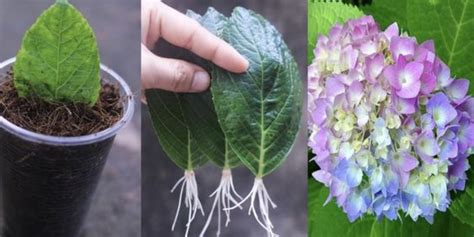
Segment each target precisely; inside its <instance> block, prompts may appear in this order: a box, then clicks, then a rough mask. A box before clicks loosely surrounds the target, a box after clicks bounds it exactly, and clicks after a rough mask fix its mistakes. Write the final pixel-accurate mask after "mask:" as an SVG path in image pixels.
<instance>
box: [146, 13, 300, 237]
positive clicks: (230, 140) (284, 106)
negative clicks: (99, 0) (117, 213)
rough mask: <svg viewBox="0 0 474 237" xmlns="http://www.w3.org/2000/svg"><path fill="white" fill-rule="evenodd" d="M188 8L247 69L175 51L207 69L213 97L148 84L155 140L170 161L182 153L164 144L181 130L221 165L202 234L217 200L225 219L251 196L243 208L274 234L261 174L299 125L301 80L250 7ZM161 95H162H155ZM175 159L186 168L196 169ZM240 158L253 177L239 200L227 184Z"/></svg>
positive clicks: (279, 158) (277, 160)
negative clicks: (152, 87) (199, 10)
mask: <svg viewBox="0 0 474 237" xmlns="http://www.w3.org/2000/svg"><path fill="white" fill-rule="evenodd" d="M187 14H188V16H190V17H192V18H194V19H195V20H197V21H198V22H199V23H200V24H201V25H203V26H204V27H205V28H207V29H208V30H209V31H211V32H212V33H214V34H215V35H217V36H218V37H220V38H222V39H224V40H226V41H227V42H228V43H230V44H231V45H232V46H234V47H235V48H236V49H237V50H238V51H239V52H240V53H241V54H243V55H244V56H245V57H247V58H248V59H249V61H250V68H249V70H248V71H247V72H246V73H243V74H233V73H230V72H227V71H225V70H223V69H221V68H219V67H217V66H215V65H213V64H212V63H210V62H205V61H203V60H202V59H199V58H196V57H195V55H189V54H188V55H186V54H180V53H177V55H175V56H176V57H178V58H184V59H186V60H188V61H192V62H194V63H197V64H199V65H200V66H202V67H203V68H206V69H207V70H209V71H210V74H211V75H212V78H214V79H213V82H212V86H211V91H212V96H211V92H209V91H208V92H204V93H200V94H186V93H180V94H178V93H171V92H165V91H161V90H147V91H146V96H147V101H148V104H149V108H150V113H151V115H152V119H153V120H154V127H155V130H156V132H157V135H158V137H159V140H160V143H161V145H162V146H163V147H164V150H165V152H166V153H167V155H168V156H169V157H170V158H171V159H172V160H175V159H177V158H179V157H183V156H182V155H181V156H180V153H179V152H177V151H176V149H178V147H179V145H178V147H176V149H168V148H166V147H167V146H171V145H172V144H173V143H174V140H175V139H176V135H179V134H182V135H181V136H180V137H182V138H187V139H190V141H193V142H195V144H196V147H197V149H198V150H199V151H200V152H201V153H202V154H204V156H205V157H206V158H207V159H209V160H211V161H213V163H214V164H216V165H217V166H219V167H221V168H222V169H223V174H222V178H221V181H220V184H219V186H218V188H217V189H216V191H215V192H214V193H213V194H212V195H211V196H214V202H213V206H212V209H211V211H210V216H209V218H208V220H207V222H206V225H205V226H204V228H203V230H202V232H201V235H200V236H204V234H205V232H206V230H207V227H208V226H209V224H210V221H211V218H212V215H213V213H214V211H215V208H216V206H217V208H218V211H221V210H222V211H224V212H225V214H226V216H227V222H226V225H227V224H228V221H229V218H228V217H229V215H230V213H229V211H230V210H232V209H234V208H241V204H242V203H243V202H245V201H246V200H248V199H249V198H250V199H251V201H252V204H251V207H250V210H249V214H250V213H253V214H254V216H255V218H256V219H257V221H258V222H259V224H260V225H262V227H264V228H265V229H266V231H267V232H268V234H269V235H270V236H275V234H274V233H273V226H272V224H271V221H270V218H269V213H268V212H269V211H268V209H269V204H272V205H274V204H273V202H271V199H270V197H269V195H268V193H267V191H266V190H265V186H264V185H263V181H262V178H263V177H264V176H265V175H267V174H269V173H270V172H272V171H273V170H275V169H276V168H278V166H279V165H280V164H281V163H282V162H283V161H284V159H285V158H286V156H287V154H288V152H289V150H290V148H291V147H292V144H293V142H294V139H295V136H296V133H297V131H298V127H299V122H300V114H301V113H300V109H301V83H300V79H299V76H298V72H297V67H296V63H295V61H294V59H293V57H292V56H291V54H290V52H289V50H288V48H287V46H286V45H285V43H284V42H283V40H282V39H281V36H280V34H279V33H278V32H277V30H276V29H275V28H274V27H273V26H272V25H271V24H270V23H269V22H268V21H266V20H265V19H264V18H263V17H261V16H260V15H258V14H256V13H254V12H252V11H250V10H247V9H244V8H240V7H238V8H235V9H234V11H233V13H232V15H231V16H230V17H228V18H227V17H225V16H223V15H222V14H220V13H219V12H217V11H216V10H214V9H213V8H209V9H208V11H207V12H206V14H204V15H203V16H200V15H198V14H196V13H194V12H191V11H189V12H188V13H187ZM177 52H178V51H177ZM166 94H168V96H169V97H166V98H165V97H164V96H161V95H166ZM154 95H158V96H154ZM177 108H179V109H177ZM166 127H168V129H167V128H166ZM178 128H180V129H181V130H186V131H187V134H189V135H190V136H187V137H185V136H184V134H185V133H184V132H178V134H176V135H174V134H175V133H176V132H173V131H175V129H178ZM181 130H178V131H181ZM173 135H174V137H172V136H173ZM254 138H257V140H255V139H254ZM179 140H182V139H179ZM187 154H188V155H189V153H187ZM174 156H177V157H176V158H175V157H174ZM193 157H195V158H196V159H197V157H196V156H188V159H193ZM175 163H177V164H178V166H180V167H181V168H183V169H187V170H188V171H189V170H190V168H192V169H195V168H197V166H193V167H186V166H183V165H182V164H181V165H180V164H179V162H175ZM241 164H244V165H245V166H246V167H247V168H248V169H250V170H251V171H252V172H253V173H254V174H255V176H256V181H255V184H254V187H253V189H252V190H251V192H250V194H249V195H248V196H247V197H246V198H244V199H243V200H242V201H240V202H239V201H237V200H238V199H242V198H240V196H239V195H238V194H237V192H235V190H234V187H233V181H232V176H231V173H230V170H231V169H232V168H234V167H237V166H239V165H241ZM185 177H186V175H185ZM184 179H185V180H186V178H184ZM185 182H186V181H185ZM190 183H192V184H194V183H195V181H192V182H190ZM192 189H193V193H196V195H193V198H192V200H198V197H197V191H196V192H195V191H194V189H195V190H197V187H192ZM185 190H186V192H188V191H189V190H188V189H187V188H186V189H185ZM185 195H186V194H185ZM257 199H258V200H259V201H260V203H259V205H260V209H259V210H260V212H261V213H260V217H259V216H258V212H257V209H256V208H255V204H254V203H253V202H255V201H256V200H257ZM194 203H195V204H197V202H194ZM230 205H233V206H230ZM189 207H190V208H191V210H194V211H193V212H192V213H193V215H190V217H188V225H187V229H188V230H189V226H190V222H191V221H192V219H193V218H194V217H193V216H194V213H195V212H197V211H195V210H197V209H199V207H200V202H199V205H196V206H192V204H191V206H189ZM219 215H220V214H219ZM219 220H220V219H219ZM219 223H220V221H219ZM219 233H220V224H219V228H218V235H219ZM187 234H188V232H187V233H186V235H187Z"/></svg>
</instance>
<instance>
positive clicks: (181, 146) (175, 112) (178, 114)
mask: <svg viewBox="0 0 474 237" xmlns="http://www.w3.org/2000/svg"><path fill="white" fill-rule="evenodd" d="M145 95H146V99H147V102H148V109H149V111H150V115H151V119H152V121H153V127H154V128H155V132H156V135H157V136H158V140H159V142H160V144H161V147H162V148H163V150H164V151H165V152H166V154H167V155H168V157H169V158H170V159H171V160H172V161H173V162H174V163H176V165H178V166H179V167H180V168H182V169H184V170H194V169H195V168H197V167H199V166H200V165H202V164H204V163H205V162H206V161H207V159H206V156H205V155H204V154H203V153H202V152H201V151H200V150H199V148H198V146H197V142H196V139H194V138H193V137H192V136H191V130H190V128H189V125H188V123H187V121H186V118H185V113H184V110H186V109H187V108H186V107H185V106H187V105H185V104H184V102H183V100H184V99H183V95H180V94H177V93H173V92H168V91H164V90H159V89H148V90H146V91H145Z"/></svg>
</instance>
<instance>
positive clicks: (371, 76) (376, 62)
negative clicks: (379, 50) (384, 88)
mask: <svg viewBox="0 0 474 237" xmlns="http://www.w3.org/2000/svg"><path fill="white" fill-rule="evenodd" d="M365 64H366V68H365V77H366V78H367V80H368V81H369V82H372V83H375V82H376V81H377V80H376V78H377V77H378V76H379V75H380V73H382V70H383V67H384V56H383V55H382V54H376V55H375V56H373V57H367V58H366V59H365Z"/></svg>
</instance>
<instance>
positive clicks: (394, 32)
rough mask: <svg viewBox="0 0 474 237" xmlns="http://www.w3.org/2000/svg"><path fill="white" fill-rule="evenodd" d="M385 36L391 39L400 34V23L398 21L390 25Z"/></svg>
mask: <svg viewBox="0 0 474 237" xmlns="http://www.w3.org/2000/svg"><path fill="white" fill-rule="evenodd" d="M384 35H385V37H387V39H388V40H391V39H392V37H393V36H398V25H397V23H396V22H395V23H393V24H391V25H390V26H388V27H387V29H385V31H384Z"/></svg>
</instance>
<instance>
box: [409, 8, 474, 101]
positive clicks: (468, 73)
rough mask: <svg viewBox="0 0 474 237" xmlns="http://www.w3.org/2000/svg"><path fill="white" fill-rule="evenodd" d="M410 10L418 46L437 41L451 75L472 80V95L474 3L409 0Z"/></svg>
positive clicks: (440, 55)
mask: <svg viewBox="0 0 474 237" xmlns="http://www.w3.org/2000/svg"><path fill="white" fill-rule="evenodd" d="M407 9H408V10H407V17H408V28H409V30H410V33H411V34H412V35H414V36H416V38H417V39H418V42H422V41H425V40H428V39H434V42H435V46H436V53H437V55H438V56H439V57H440V58H441V59H442V60H443V61H444V62H445V63H446V64H447V65H448V66H449V68H450V69H451V75H453V76H455V77H457V78H459V77H465V78H468V79H469V80H471V83H470V92H471V94H472V93H473V92H474V70H473V68H474V54H473V53H472V52H474V41H473V40H472V36H473V35H474V20H473V17H474V0H450V1H440V0H430V1H416V0H409V1H408V8H407ZM420 12H422V13H423V14H420Z"/></svg>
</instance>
